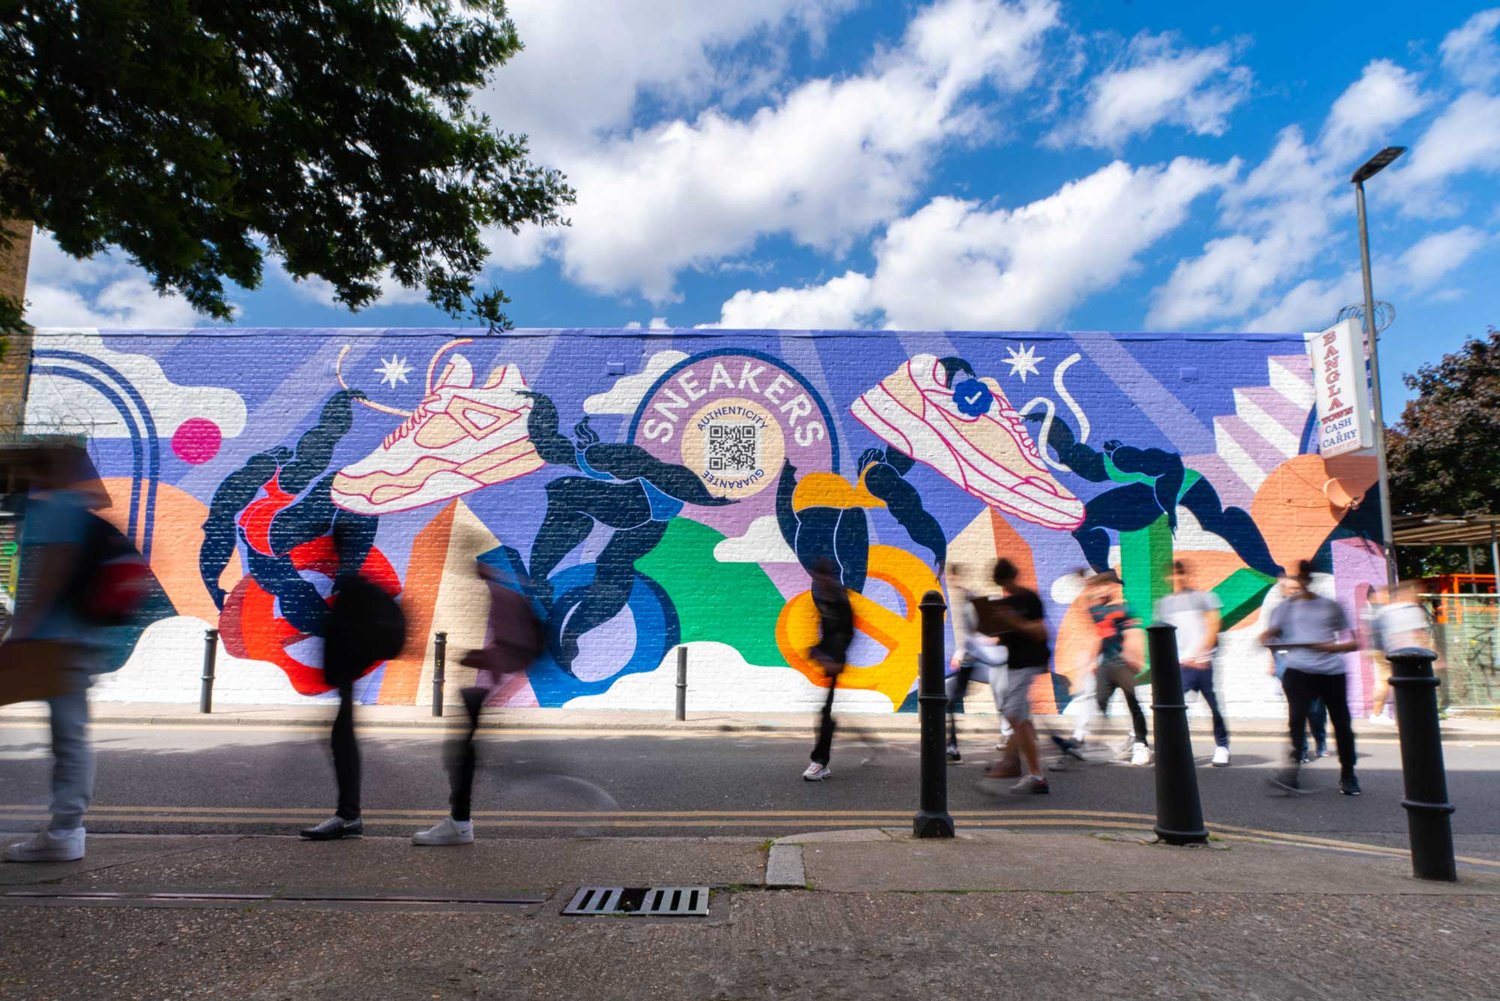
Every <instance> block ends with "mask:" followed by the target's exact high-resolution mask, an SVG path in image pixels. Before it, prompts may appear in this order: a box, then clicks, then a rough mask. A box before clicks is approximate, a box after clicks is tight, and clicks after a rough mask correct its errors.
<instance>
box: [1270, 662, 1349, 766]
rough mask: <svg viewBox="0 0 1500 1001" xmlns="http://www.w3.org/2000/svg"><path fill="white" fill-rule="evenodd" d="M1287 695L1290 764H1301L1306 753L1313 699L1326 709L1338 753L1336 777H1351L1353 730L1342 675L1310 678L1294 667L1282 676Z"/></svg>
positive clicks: (1306, 673) (1346, 683)
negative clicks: (1292, 762)
mask: <svg viewBox="0 0 1500 1001" xmlns="http://www.w3.org/2000/svg"><path fill="white" fill-rule="evenodd" d="M1281 687H1282V690H1284V691H1285V692H1286V704H1287V729H1288V730H1289V731H1290V733H1291V737H1292V760H1293V761H1294V762H1297V761H1301V760H1302V755H1303V754H1305V753H1306V752H1307V717H1308V711H1309V709H1310V708H1311V705H1312V701H1313V700H1314V699H1322V700H1323V705H1325V706H1327V707H1328V721H1329V722H1330V723H1332V724H1333V737H1334V740H1335V741H1336V742H1337V744H1338V749H1339V774H1340V775H1341V776H1342V777H1343V778H1346V779H1347V778H1352V777H1353V776H1354V727H1353V726H1352V725H1351V724H1350V722H1349V685H1348V680H1347V679H1346V678H1345V677H1344V676H1343V675H1342V674H1309V673H1308V672H1306V671H1299V670H1297V669H1296V668H1295V667H1289V668H1287V669H1286V673H1285V674H1283V675H1282V676H1281Z"/></svg>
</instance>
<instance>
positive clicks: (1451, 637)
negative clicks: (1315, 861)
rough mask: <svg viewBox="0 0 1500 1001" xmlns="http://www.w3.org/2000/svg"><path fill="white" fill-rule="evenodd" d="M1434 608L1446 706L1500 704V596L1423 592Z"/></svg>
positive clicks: (1495, 706)
mask: <svg viewBox="0 0 1500 1001" xmlns="http://www.w3.org/2000/svg"><path fill="white" fill-rule="evenodd" d="M1424 598H1425V599H1426V600H1427V602H1428V603H1429V604H1428V607H1429V608H1431V609H1432V612H1433V620H1434V622H1433V642H1434V643H1435V644H1436V645H1437V650H1438V654H1439V655H1440V659H1439V661H1438V666H1439V667H1440V668H1441V667H1446V669H1447V670H1446V676H1445V681H1444V684H1443V687H1442V689H1441V690H1440V697H1441V698H1442V704H1443V706H1444V708H1447V707H1449V706H1452V707H1454V708H1486V709H1494V708H1500V597H1497V596H1495V595H1493V594H1429V595H1424Z"/></svg>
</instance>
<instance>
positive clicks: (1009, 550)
mask: <svg viewBox="0 0 1500 1001" xmlns="http://www.w3.org/2000/svg"><path fill="white" fill-rule="evenodd" d="M989 510H990V526H991V527H992V528H993V529H994V532H995V559H997V560H998V559H1001V558H1002V557H1003V558H1005V559H1007V560H1010V561H1011V562H1012V563H1014V564H1015V565H1016V569H1017V570H1019V571H1020V572H1021V583H1022V584H1025V585H1026V586H1027V587H1030V588H1035V587H1036V586H1037V581H1036V561H1035V560H1034V559H1032V556H1031V546H1030V545H1028V544H1027V542H1026V540H1025V539H1023V538H1021V533H1020V532H1017V531H1016V530H1015V529H1014V528H1013V527H1011V524H1010V522H1008V521H1006V520H1005V516H1004V515H1003V514H1001V513H1000V512H999V511H997V510H995V509H994V508H990V509H989ZM1080 562H1081V561H1080Z"/></svg>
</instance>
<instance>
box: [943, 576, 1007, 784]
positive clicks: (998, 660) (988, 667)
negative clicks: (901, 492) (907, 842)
mask: <svg viewBox="0 0 1500 1001" xmlns="http://www.w3.org/2000/svg"><path fill="white" fill-rule="evenodd" d="M948 580H949V582H950V589H949V603H950V605H951V606H952V608H953V639H954V647H955V649H954V651H953V657H952V659H951V661H950V662H949V665H948V666H949V667H950V668H952V670H953V673H952V674H950V675H949V676H948V678H947V681H946V689H947V695H948V761H949V763H950V764H956V763H957V762H959V761H962V760H963V755H962V754H960V753H959V749H958V717H957V714H958V713H960V712H962V711H963V709H964V695H965V693H966V692H967V691H968V688H969V683H970V682H971V681H973V680H975V679H979V680H981V681H983V680H988V682H989V685H990V692H991V693H992V695H993V696H994V699H995V712H996V714H997V715H998V716H999V719H1000V742H999V743H998V744H996V745H995V747H996V749H997V750H1003V749H1004V748H1005V745H1006V743H1007V741H1009V739H1010V735H1011V726H1010V723H1009V722H1007V721H1006V719H1005V716H1004V714H1003V713H1001V712H1000V710H1001V707H1002V706H1003V705H1004V702H1005V689H1006V674H1007V673H1008V672H1007V670H1006V667H1005V663H1006V660H1007V658H1008V657H1009V653H1008V652H1007V651H1006V649H1005V646H1004V645H1003V644H1001V643H1000V642H998V641H997V640H995V639H993V638H992V637H989V636H985V635H984V634H983V633H981V632H979V629H978V623H977V622H976V621H975V613H974V598H975V595H974V592H973V591H972V590H971V589H970V588H969V587H968V586H967V581H968V573H967V569H966V568H965V567H963V566H961V565H959V564H949V566H948Z"/></svg>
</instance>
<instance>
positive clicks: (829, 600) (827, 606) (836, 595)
mask: <svg viewBox="0 0 1500 1001" xmlns="http://www.w3.org/2000/svg"><path fill="white" fill-rule="evenodd" d="M812 597H813V606H814V607H815V608H817V610H818V635H819V639H818V643H817V645H816V646H814V647H813V648H812V650H810V651H809V654H810V655H811V657H812V660H813V662H814V663H815V664H817V665H818V666H819V667H820V668H822V670H823V673H824V674H825V675H827V676H828V698H827V699H826V700H824V702H823V711H822V714H821V715H820V716H819V718H818V740H817V743H815V744H814V745H813V752H812V761H811V762H810V763H809V764H808V766H807V769H806V770H805V771H804V772H803V773H802V777H803V778H804V779H806V780H807V781H808V782H821V781H823V780H824V779H826V778H827V777H828V776H829V775H831V774H833V773H832V772H831V771H830V770H829V768H828V761H829V759H830V758H831V757H832V755H833V696H834V693H835V692H837V691H838V687H839V675H840V674H842V673H843V671H844V664H845V662H846V661H847V659H848V656H849V644H851V643H853V642H854V607H853V606H852V605H850V604H849V592H848V591H847V590H845V588H844V582H843V581H842V580H841V579H840V578H839V571H838V568H837V567H835V566H834V564H833V560H831V559H828V558H827V557H823V558H822V559H820V560H818V561H817V563H815V564H814V565H813V572H812Z"/></svg>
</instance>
